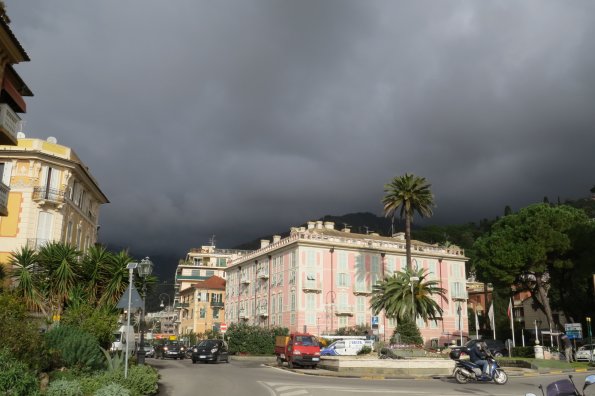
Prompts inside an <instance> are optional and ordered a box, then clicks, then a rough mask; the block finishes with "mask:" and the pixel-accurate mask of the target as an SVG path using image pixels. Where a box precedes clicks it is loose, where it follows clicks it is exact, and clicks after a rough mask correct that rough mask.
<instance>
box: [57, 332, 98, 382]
mask: <svg viewBox="0 0 595 396" xmlns="http://www.w3.org/2000/svg"><path fill="white" fill-rule="evenodd" d="M45 340H46V343H47V346H48V348H49V351H50V355H51V356H52V364H53V367H54V368H57V367H61V366H64V367H67V368H72V369H76V370H81V371H93V370H97V369H100V368H102V367H103V365H104V357H103V355H102V353H101V350H100V349H99V343H98V342H97V339H96V338H95V337H93V336H92V335H91V334H89V333H87V332H85V331H83V330H81V329H79V328H77V327H72V326H65V325H58V326H56V327H54V328H52V329H51V330H49V331H48V332H47V333H46V334H45Z"/></svg>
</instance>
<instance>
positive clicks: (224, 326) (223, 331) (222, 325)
mask: <svg viewBox="0 0 595 396" xmlns="http://www.w3.org/2000/svg"><path fill="white" fill-rule="evenodd" d="M219 331H220V332H222V333H225V332H226V331H227V323H221V324H220V325H219Z"/></svg>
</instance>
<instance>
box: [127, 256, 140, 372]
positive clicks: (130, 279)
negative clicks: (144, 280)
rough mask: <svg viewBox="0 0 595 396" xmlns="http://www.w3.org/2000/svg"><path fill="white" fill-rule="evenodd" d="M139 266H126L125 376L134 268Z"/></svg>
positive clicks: (131, 264) (133, 264)
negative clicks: (127, 284)
mask: <svg viewBox="0 0 595 396" xmlns="http://www.w3.org/2000/svg"><path fill="white" fill-rule="evenodd" d="M137 266H138V263H134V262H131V263H128V265H127V266H126V268H127V269H128V283H129V286H128V310H127V311H126V352H125V358H124V378H128V345H129V344H128V342H130V339H129V337H128V336H129V334H130V332H129V331H128V329H129V328H130V310H131V302H132V282H133V281H134V269H135V268H136V267H137Z"/></svg>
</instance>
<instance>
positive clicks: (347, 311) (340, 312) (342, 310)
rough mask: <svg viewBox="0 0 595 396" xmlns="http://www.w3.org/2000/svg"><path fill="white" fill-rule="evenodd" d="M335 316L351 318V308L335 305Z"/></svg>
mask: <svg viewBox="0 0 595 396" xmlns="http://www.w3.org/2000/svg"><path fill="white" fill-rule="evenodd" d="M335 315H337V316H353V307H351V306H349V305H337V306H336V307H335Z"/></svg>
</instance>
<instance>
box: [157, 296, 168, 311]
mask: <svg viewBox="0 0 595 396" xmlns="http://www.w3.org/2000/svg"><path fill="white" fill-rule="evenodd" d="M161 296H165V297H167V305H163V298H161ZM159 300H161V304H159V307H160V308H165V310H166V311H167V310H168V309H169V307H170V304H171V299H170V298H169V294H167V293H161V294H160V295H159Z"/></svg>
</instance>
